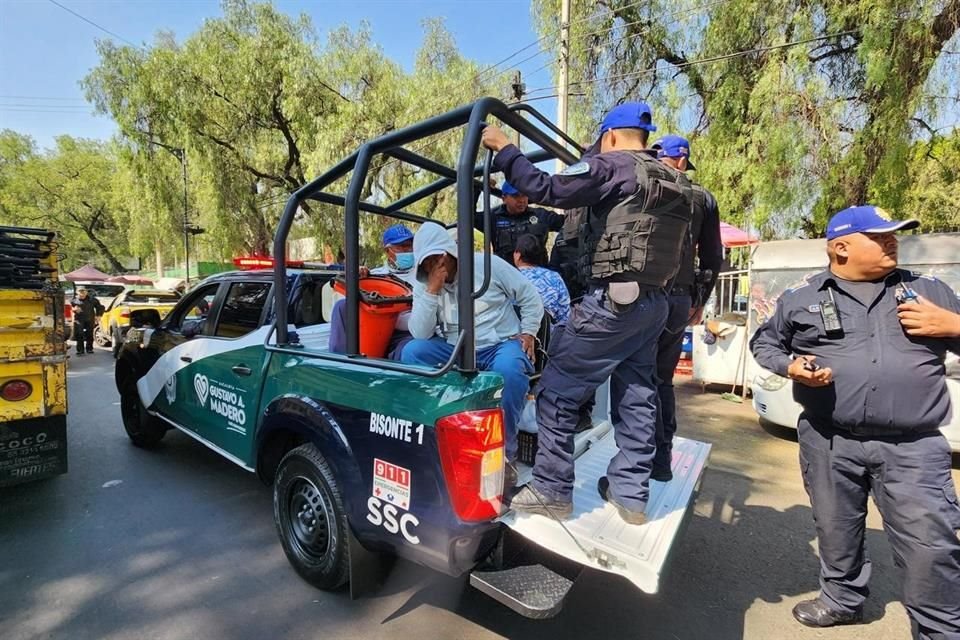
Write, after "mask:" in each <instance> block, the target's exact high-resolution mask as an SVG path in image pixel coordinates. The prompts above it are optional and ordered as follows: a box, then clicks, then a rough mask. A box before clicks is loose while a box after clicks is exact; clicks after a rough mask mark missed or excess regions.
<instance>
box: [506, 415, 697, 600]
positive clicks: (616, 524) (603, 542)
mask: <svg viewBox="0 0 960 640" xmlns="http://www.w3.org/2000/svg"><path fill="white" fill-rule="evenodd" d="M580 444H581V443H578V449H579V448H580V447H579V445H580ZM583 444H588V445H589V446H588V447H587V448H586V451H584V453H583V454H581V455H580V456H578V457H577V461H576V468H577V472H576V478H577V479H576V483H575V485H574V494H573V507H574V511H573V515H572V516H571V517H570V518H569V519H567V520H564V521H563V525H561V524H560V523H559V522H557V521H556V520H554V519H552V518H548V517H546V516H541V515H531V514H518V513H516V512H512V511H511V512H509V513H507V514H505V515H504V516H503V517H502V518H501V521H502V522H504V523H505V524H506V525H507V526H509V527H510V528H511V529H513V530H514V531H516V532H517V533H519V534H521V535H522V536H524V537H525V538H527V539H528V540H530V541H531V542H533V543H535V544H537V545H539V546H541V547H543V548H545V549H548V550H550V551H552V552H554V553H557V554H559V555H561V556H563V557H565V558H568V559H570V560H573V561H575V562H578V563H580V564H582V565H584V566H587V567H593V568H595V569H601V570H603V571H608V572H610V573H616V574H618V575H621V576H623V577H625V578H627V579H628V580H630V581H631V582H633V583H634V584H635V585H636V586H637V587H638V588H640V589H641V590H642V591H645V592H647V593H656V592H657V591H658V589H659V587H660V577H661V575H662V574H663V571H664V567H665V565H666V563H667V559H668V557H669V555H670V550H671V549H672V547H673V545H674V543H675V542H676V539H677V538H678V537H679V534H680V532H681V530H682V529H683V526H684V524H685V522H686V520H687V516H688V513H689V511H690V509H691V507H692V504H693V500H694V498H695V496H696V492H697V489H698V488H699V485H700V480H701V478H702V476H703V472H704V470H705V469H706V466H707V459H708V458H709V456H710V445H709V444H706V443H704V442H698V441H696V440H688V439H686V438H679V437H678V438H675V440H674V448H673V480H672V481H670V482H667V483H664V482H653V481H652V482H651V483H650V501H649V503H648V505H647V516H648V518H649V521H648V522H647V524H645V525H641V526H636V525H628V524H627V523H625V522H624V521H623V520H622V519H621V518H620V515H619V514H618V513H617V510H616V509H615V508H614V507H613V506H611V505H609V504H607V503H606V502H605V501H604V500H603V499H601V498H600V495H599V493H598V492H597V480H598V479H599V478H600V476H603V475H605V474H606V471H607V465H608V463H609V462H610V459H611V458H612V457H613V456H614V455H616V453H617V445H616V443H615V442H614V434H613V431H612V430H608V431H606V433H604V434H603V435H602V436H600V437H599V438H597V439H596V440H592V441H589V443H583ZM523 475H526V476H529V471H527V473H526V474H523ZM521 479H523V478H521Z"/></svg>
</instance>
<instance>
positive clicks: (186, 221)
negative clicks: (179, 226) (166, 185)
mask: <svg viewBox="0 0 960 640" xmlns="http://www.w3.org/2000/svg"><path fill="white" fill-rule="evenodd" d="M178 151H179V152H180V153H179V156H180V166H181V167H182V168H183V255H184V257H185V258H186V260H184V263H183V275H184V278H183V279H184V280H186V282H187V288H188V289H189V288H190V211H189V208H188V203H187V151H186V149H178ZM175 155H176V154H175Z"/></svg>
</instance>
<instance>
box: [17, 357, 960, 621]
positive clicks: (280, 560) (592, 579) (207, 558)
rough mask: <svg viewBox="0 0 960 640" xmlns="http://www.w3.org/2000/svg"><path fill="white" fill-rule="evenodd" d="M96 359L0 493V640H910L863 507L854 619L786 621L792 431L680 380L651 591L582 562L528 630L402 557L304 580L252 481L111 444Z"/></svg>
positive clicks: (796, 520) (232, 469)
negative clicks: (59, 424)
mask: <svg viewBox="0 0 960 640" xmlns="http://www.w3.org/2000/svg"><path fill="white" fill-rule="evenodd" d="M112 366H113V361H112V359H111V358H110V355H109V353H107V352H106V351H102V350H101V351H98V352H97V354H96V355H95V356H88V357H84V358H80V359H77V358H72V359H71V362H70V373H69V385H70V386H69V393H70V417H69V438H70V472H69V473H68V474H67V475H65V476H61V477H58V478H56V479H53V480H48V481H44V482H39V483H34V484H28V485H21V486H18V487H10V488H6V489H0V638H4V639H6V640H22V639H31V640H32V639H34V638H58V639H59V638H63V639H69V640H85V639H88V638H89V639H98V640H99V639H104V640H108V639H109V640H118V639H121V638H123V639H134V638H136V639H139V638H150V639H164V640H165V639H180V638H204V639H205V640H218V639H221V638H223V639H231V640H233V639H245V638H251V639H258V640H259V639H262V638H289V639H299V638H304V639H307V638H309V639H318V638H324V639H331V638H370V639H373V638H385V639H390V640H395V639H397V638H401V639H406V638H424V639H427V638H494V637H508V638H521V637H523V638H526V637H544V638H551V640H561V639H564V638H576V639H578V640H582V639H583V638H590V639H594V638H650V639H656V640H659V639H666V640H673V639H682V640H686V639H701V638H702V639H707V638H709V639H711V640H715V639H720V640H724V639H728V638H729V639H736V638H754V639H758V640H759V639H763V640H769V639H787V638H789V639H794V638H795V639H799V640H803V639H806V638H830V639H831V640H833V639H836V640H848V639H854V638H859V639H864V640H866V639H868V638H869V639H870V640H875V639H879V638H883V639H885V640H896V639H898V638H908V637H909V626H908V622H907V617H906V614H905V612H904V610H903V607H902V606H901V605H900V603H899V602H898V584H899V575H898V572H897V570H896V569H895V568H894V567H893V566H892V561H891V555H890V550H889V547H888V545H887V542H886V539H885V536H884V534H883V532H882V530H881V529H880V522H879V518H878V517H877V516H876V514H875V513H873V514H871V518H870V521H869V525H870V528H869V531H868V548H869V550H870V552H871V555H872V558H873V560H874V575H873V581H872V585H871V586H872V589H873V594H872V595H871V598H870V600H869V601H868V604H867V608H866V618H867V624H865V625H863V626H858V627H844V628H837V629H831V630H829V631H816V630H810V629H806V628H804V627H801V626H800V625H798V624H796V623H795V622H794V621H793V619H792V618H791V616H790V609H791V608H792V606H793V605H794V604H795V603H796V602H798V601H799V600H802V599H804V598H807V597H811V596H812V595H814V594H815V592H816V590H817V588H818V586H817V557H816V544H815V542H814V531H813V523H812V519H811V515H810V508H809V505H808V502H807V497H806V494H805V493H804V491H803V488H802V485H801V482H800V474H799V469H798V464H797V459H796V442H795V441H793V440H791V439H790V433H789V432H779V431H778V432H776V433H771V432H768V431H766V430H764V429H763V428H761V427H760V426H758V424H757V421H756V418H755V416H754V414H753V412H752V410H751V409H750V408H749V405H736V404H731V403H729V402H726V401H724V400H721V399H720V397H719V395H718V394H716V393H706V394H703V393H701V390H700V387H699V386H698V385H693V384H686V385H683V387H682V388H681V395H680V398H681V417H682V423H681V432H682V433H683V434H684V435H688V436H690V437H693V438H697V439H702V440H707V441H710V442H712V443H714V451H713V456H712V458H711V463H710V469H709V470H708V472H707V476H706V478H705V480H704V482H703V487H702V490H701V493H700V496H699V499H698V500H697V505H696V510H695V514H694V517H693V518H692V519H691V521H690V525H689V528H688V529H687V530H686V532H685V534H684V536H683V538H682V540H681V541H680V542H679V543H678V546H677V547H676V549H675V555H674V559H673V562H672V565H671V566H670V567H669V574H668V576H667V578H666V579H665V584H664V587H663V589H662V591H661V593H659V594H658V595H655V596H650V595H645V594H643V593H640V592H638V591H637V590H636V589H635V588H634V587H633V586H632V585H630V584H629V583H627V582H625V581H621V580H620V579H614V578H611V577H610V576H608V575H607V574H603V573H599V572H592V571H588V572H585V573H584V574H583V575H581V577H580V579H579V580H578V582H577V583H576V585H575V586H574V588H573V591H572V592H571V594H570V596H569V597H568V600H567V603H566V607H565V609H564V611H563V612H562V613H561V614H560V615H559V616H558V617H556V618H554V619H552V620H547V621H541V622H535V621H530V620H526V619H524V618H522V617H520V616H518V615H516V614H514V613H512V612H511V611H509V610H507V609H506V608H504V607H502V606H501V605H499V604H497V603H495V602H493V601H492V600H489V599H488V598H487V597H486V596H484V595H482V594H480V593H478V592H475V591H473V590H472V589H471V588H470V587H469V586H468V585H467V583H466V579H465V578H461V579H453V578H448V577H445V576H440V575H437V574H435V573H432V572H430V571H428V570H425V569H422V568H419V567H415V566H412V565H410V564H407V563H398V564H397V565H396V567H395V569H394V571H393V573H392V574H391V576H390V578H389V580H388V582H387V584H386V586H385V587H384V588H383V589H382V590H381V591H380V592H379V593H377V594H376V595H374V596H372V597H366V598H364V599H361V600H357V601H351V600H350V597H349V595H348V593H346V592H338V593H325V592H320V591H317V590H315V589H313V588H311V587H310V586H308V585H307V584H306V583H304V582H302V581H301V580H300V579H299V578H298V577H297V576H296V574H294V572H293V570H292V569H290V567H289V566H288V564H287V561H286V558H285V557H284V555H283V552H282V550H281V549H280V546H279V544H278V542H277V538H276V533H275V531H274V527H273V519H272V510H271V494H270V491H269V490H268V489H267V488H265V487H263V486H262V485H261V484H260V483H259V481H258V480H257V479H256V478H255V477H254V476H253V475H252V474H249V473H247V472H245V471H243V470H242V469H240V468H238V467H236V466H234V465H233V464H232V463H230V462H228V461H226V460H225V459H223V458H221V457H220V456H218V455H217V454H215V453H213V452H211V451H208V450H207V449H206V448H204V447H203V446H202V445H200V444H198V443H196V442H195V441H193V440H192V439H190V438H188V437H187V436H185V435H183V434H180V433H177V432H171V433H169V434H168V435H167V438H166V439H165V440H164V444H163V446H162V447H161V448H160V449H159V450H158V451H154V452H147V451H142V450H139V449H136V448H134V447H133V446H131V445H130V444H129V442H128V441H127V438H126V435H125V434H124V432H123V428H122V426H121V423H120V411H119V406H118V396H117V393H116V391H115V390H114V387H113V381H112V380H113V378H112ZM955 475H957V476H960V474H957V473H956V472H955ZM958 480H960V477H958Z"/></svg>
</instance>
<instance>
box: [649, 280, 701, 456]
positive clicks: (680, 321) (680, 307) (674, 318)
mask: <svg viewBox="0 0 960 640" xmlns="http://www.w3.org/2000/svg"><path fill="white" fill-rule="evenodd" d="M691 300H692V299H691V297H690V295H689V294H688V295H682V296H677V295H670V296H667V305H668V307H667V323H666V325H664V327H663V332H662V333H661V334H660V338H659V340H657V399H658V405H657V453H656V456H655V457H654V459H653V467H654V468H655V469H664V470H667V469H670V461H671V455H672V452H673V435H674V434H675V433H676V432H677V398H676V396H675V395H674V392H673V372H674V371H675V370H676V368H677V363H678V362H680V354H681V352H682V351H683V333H684V331H685V330H686V328H687V322H689V321H690V305H691V304H692V303H691Z"/></svg>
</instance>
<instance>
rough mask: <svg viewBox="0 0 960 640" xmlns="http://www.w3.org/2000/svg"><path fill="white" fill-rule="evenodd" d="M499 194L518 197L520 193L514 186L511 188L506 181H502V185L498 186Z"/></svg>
mask: <svg viewBox="0 0 960 640" xmlns="http://www.w3.org/2000/svg"><path fill="white" fill-rule="evenodd" d="M500 193H502V194H503V195H505V196H518V195H520V191H518V190H517V188H516V187H515V186H513V185H512V184H510V183H509V182H507V181H506V180H504V181H503V184H502V185H500Z"/></svg>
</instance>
